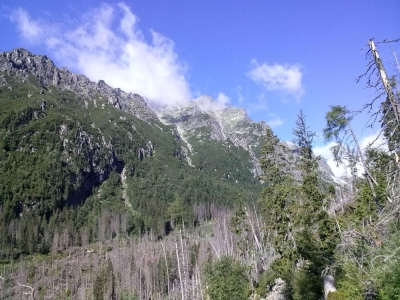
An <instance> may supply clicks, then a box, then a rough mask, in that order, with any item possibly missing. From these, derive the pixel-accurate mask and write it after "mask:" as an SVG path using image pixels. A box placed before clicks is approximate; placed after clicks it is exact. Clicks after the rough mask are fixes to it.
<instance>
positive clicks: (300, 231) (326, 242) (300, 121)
mask: <svg viewBox="0 0 400 300" xmlns="http://www.w3.org/2000/svg"><path fill="white" fill-rule="evenodd" d="M293 134H294V135H295V140H294V142H295V144H296V146H297V147H299V150H300V159H299V161H298V163H297V166H298V169H299V170H300V171H301V183H300V186H299V187H298V190H299V193H298V195H299V202H300V203H299V205H298V211H297V214H296V218H295V222H296V227H297V228H296V230H295V239H296V242H297V246H298V248H297V252H298V257H299V258H302V259H304V260H305V261H306V262H305V263H304V265H303V267H302V269H301V270H299V271H298V272H297V274H296V276H295V282H294V299H304V298H306V299H319V297H320V296H321V295H320V294H321V291H322V280H321V278H320V274H321V272H322V271H323V268H324V267H325V266H327V265H330V264H331V263H332V259H333V253H334V249H335V239H336V232H335V225H334V224H333V222H332V221H331V220H330V219H329V216H328V214H327V212H326V211H325V210H324V206H326V195H325V194H324V193H323V192H322V191H321V189H320V187H319V183H318V176H319V173H318V161H319V159H320V157H317V156H315V155H314V154H313V152H312V143H313V139H314V137H315V133H314V132H312V131H310V130H309V127H307V125H306V116H305V115H304V113H303V111H300V114H299V115H298V116H297V121H296V128H295V129H294V130H293Z"/></svg>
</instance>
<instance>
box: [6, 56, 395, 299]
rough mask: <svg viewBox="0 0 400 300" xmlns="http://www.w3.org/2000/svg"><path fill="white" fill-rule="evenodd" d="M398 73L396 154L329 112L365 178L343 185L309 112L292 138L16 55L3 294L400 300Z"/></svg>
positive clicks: (391, 130) (339, 151)
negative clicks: (168, 105) (318, 143)
mask: <svg viewBox="0 0 400 300" xmlns="http://www.w3.org/2000/svg"><path fill="white" fill-rule="evenodd" d="M366 76H367V78H368V76H370V75H369V74H368V73H367V74H366ZM369 82H370V81H369ZM396 82H397V81H396V78H392V79H391V81H390V84H391V89H390V90H389V92H388V90H387V89H386V90H385V91H386V93H384V96H382V98H379V100H377V101H381V103H380V104H379V105H377V110H376V111H377V112H376V113H375V115H376V116H377V117H376V118H375V119H376V120H377V121H376V122H378V123H379V126H381V128H382V135H384V136H385V138H386V139H385V143H386V144H385V145H384V147H382V146H381V147H375V145H373V144H372V145H370V146H369V147H368V148H367V149H361V148H360V146H359V143H358V141H357V136H356V135H355V134H354V132H353V130H352V127H351V121H352V120H353V118H355V117H356V115H355V114H354V113H353V112H351V111H350V110H349V109H348V108H346V107H344V106H338V105H333V106H332V107H331V110H330V111H329V112H327V114H326V124H325V129H324V137H325V139H326V141H335V142H336V146H335V148H334V149H333V152H334V154H335V159H336V161H337V162H338V163H344V164H346V165H347V167H349V168H350V170H351V175H352V177H351V178H347V180H346V181H345V182H346V183H343V184H342V183H341V184H337V183H335V181H334V178H333V177H332V174H331V171H330V170H328V169H327V166H326V164H324V162H321V158H320V157H318V156H316V155H314V153H313V141H314V138H315V133H314V132H312V131H310V129H309V127H308V125H307V112H303V111H300V112H299V114H298V116H297V120H296V121H295V122H293V123H294V124H293V143H294V145H288V144H287V143H284V142H281V141H279V139H278V138H277V137H276V136H275V135H274V133H273V131H272V130H271V128H270V127H269V126H267V125H265V124H264V123H254V122H252V121H251V120H250V119H249V118H248V117H247V115H246V114H245V112H244V111H243V110H240V109H236V108H233V107H228V108H224V110H223V111H215V110H214V111H212V112H210V111H207V110H205V109H204V108H203V107H204V101H210V100H209V99H204V98H200V99H198V100H196V101H197V102H196V101H195V102H192V103H190V104H189V105H187V106H184V107H181V108H179V109H175V110H166V111H163V112H160V111H157V112H155V111H153V110H152V109H151V108H149V107H148V106H147V104H146V102H145V100H144V99H143V98H142V97H140V96H139V95H136V94H128V93H125V92H123V91H121V90H120V89H113V88H111V87H109V86H108V85H107V84H106V83H105V82H104V81H99V82H98V83H93V82H90V81H89V80H88V79H87V78H86V77H84V76H82V75H76V74H73V73H71V72H69V71H68V70H66V69H59V68H57V67H56V66H55V65H54V64H53V63H52V61H51V60H50V59H48V58H47V57H46V56H38V55H33V54H32V53H29V52H28V51H26V50H24V49H15V50H13V51H10V52H4V53H0V298H2V299H182V300H183V299H250V298H251V299H270V300H272V299H295V300H297V299H310V300H312V299H324V298H325V299H329V300H332V299H400V289H399V287H400V281H399V278H400V262H399V260H398V255H399V247H400V238H399V236H400V235H399V225H400V224H399V222H398V220H399V213H400V212H399V201H400V199H399V192H400V191H399V186H400V185H399V176H398V174H399V155H400V153H399V147H400V146H399V143H400V140H399V136H400V135H398V134H397V132H398V128H399V127H400V126H399V125H400V123H399V122H400V121H399V118H398V115H399V113H398V102H399V95H398V93H396V91H397V90H396V87H397V85H396ZM378 83H379V81H378ZM390 91H391V93H390ZM386 96H387V97H386ZM385 97H386V98H385ZM202 101H203V102H202ZM374 101H375V100H374ZM202 105H203V106H202ZM367 106H368V104H367V105H366V107H367ZM360 173H362V176H360V175H359V174H360ZM343 182H344V181H343ZM329 292H330V293H329ZM328 293H329V295H328Z"/></svg>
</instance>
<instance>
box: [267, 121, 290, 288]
mask: <svg viewBox="0 0 400 300" xmlns="http://www.w3.org/2000/svg"><path fill="white" fill-rule="evenodd" d="M262 153H263V157H262V159H261V167H262V169H263V171H264V176H263V178H262V179H263V181H264V182H265V184H266V187H265V188H264V190H263V192H262V195H261V204H262V206H263V212H264V216H265V220H266V229H267V230H268V233H269V234H268V235H269V236H272V243H273V246H274V250H275V252H276V253H277V254H278V256H279V258H278V259H277V260H276V261H275V262H274V265H273V267H272V268H273V269H274V272H275V273H276V274H275V275H276V277H283V278H284V279H285V280H288V277H289V276H290V275H289V274H290V273H291V270H292V269H293V266H294V261H295V254H296V243H295V240H294V234H293V226H294V220H293V218H294V215H293V210H294V209H293V208H294V207H293V206H294V205H295V201H294V194H295V188H294V187H295V185H294V178H293V175H292V172H291V170H290V163H289V160H288V158H287V153H288V149H287V147H286V146H285V144H282V143H280V142H279V139H278V138H277V137H276V136H275V135H274V134H273V132H272V130H271V129H270V128H267V130H266V138H265V145H264V147H263V152H262Z"/></svg>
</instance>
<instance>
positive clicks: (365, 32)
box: [0, 0, 400, 153]
mask: <svg viewBox="0 0 400 300" xmlns="http://www.w3.org/2000/svg"><path fill="white" fill-rule="evenodd" d="M399 14H400V1H398V0H385V1H371V0H354V1H352V0H347V1H344V0H343V1H323V0H306V1H294V0H293V1H284V0H283V1H273V0H263V1H261V0H252V1H244V0H243V1H242V0H237V1H227V0H220V1H215V0H202V1H198V0H191V1H183V0H174V1H172V0H171V1H168V0H158V1H156V0H146V1H124V2H115V1H105V2H99V1H93V0H92V1H91V0H88V1H75V0H73V1H47V0H42V1H40V0H36V1H34V0H12V1H11V0H5V1H4V0H3V1H2V2H0V24H1V26H0V33H1V40H0V51H8V50H11V49H13V48H17V47H24V48H27V49H28V50H30V51H31V52H34V53H36V54H46V55H47V56H49V57H50V58H52V59H53V61H54V62H55V63H56V65H58V66H59V67H61V66H65V67H67V68H69V69H71V70H72V71H74V72H78V73H83V74H85V75H87V76H88V77H89V78H90V79H92V80H99V79H104V80H105V81H106V82H107V83H109V84H110V85H112V86H114V87H121V88H122V89H123V90H127V91H132V92H137V93H139V94H142V95H143V96H145V97H146V98H148V99H150V100H152V101H154V102H156V103H160V104H174V103H183V102H185V101H187V100H190V99H194V98H196V97H198V96H200V95H202V94H208V95H210V96H212V97H213V98H215V99H216V100H217V101H219V103H220V104H231V105H234V106H240V107H245V108H246V109H247V111H248V113H249V115H250V117H251V118H252V119H253V120H255V121H260V120H265V121H267V122H268V123H269V124H270V125H271V126H272V127H273V130H274V132H275V133H276V134H277V135H278V136H279V137H280V138H281V139H284V140H291V139H292V134H291V132H292V128H293V126H294V123H295V119H296V114H298V112H299V111H300V109H303V111H304V113H305V114H306V115H307V117H308V123H309V125H310V126H311V129H312V130H314V131H315V132H316V133H317V134H318V135H319V138H317V139H316V146H319V147H320V148H321V149H322V148H323V147H324V146H323V139H322V134H321V130H322V128H323V127H324V125H325V121H324V115H325V113H326V111H327V110H328V109H329V105H334V104H339V105H347V106H348V108H349V109H354V110H356V109H359V108H361V107H362V105H363V104H364V103H366V102H367V101H369V100H371V99H372V98H373V96H374V91H373V90H371V89H365V88H364V87H365V81H362V82H361V83H358V84H356V83H355V79H356V77H357V76H358V75H360V74H361V73H363V72H364V71H365V68H366V64H367V61H366V59H365V54H366V48H365V46H366V45H367V42H368V40H369V39H370V38H375V40H376V41H380V40H384V39H396V38H399V37H400V30H399V29H400V16H399ZM378 46H379V48H378V50H379V51H380V53H381V56H382V59H383V61H384V63H386V68H387V71H388V73H389V74H392V75H393V74H394V73H395V71H396V70H395V68H394V59H393V55H392V54H391V51H392V49H393V50H394V52H395V53H396V54H397V56H398V57H399V58H400V43H392V44H390V45H387V44H380V45H378ZM389 46H391V48H390V47H389ZM363 48H364V49H363ZM365 123H366V118H365V117H363V116H360V117H359V118H358V119H356V120H355V121H354V127H355V128H356V132H357V134H358V135H359V136H360V138H362V137H365V136H369V135H371V134H373V132H371V131H369V130H367V129H365V128H364V124H365ZM326 149H327V148H326V147H325V148H323V150H321V151H322V152H321V153H324V151H325V150H326Z"/></svg>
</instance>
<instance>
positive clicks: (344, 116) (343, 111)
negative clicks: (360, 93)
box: [324, 105, 352, 142]
mask: <svg viewBox="0 0 400 300" xmlns="http://www.w3.org/2000/svg"><path fill="white" fill-rule="evenodd" d="M349 113H350V112H349V110H348V109H347V108H346V106H340V105H333V106H331V110H330V111H329V112H327V113H326V116H325V119H326V127H325V128H324V138H325V140H326V141H328V142H329V141H332V140H333V139H335V140H336V141H338V140H340V139H341V138H340V135H341V134H342V133H343V131H345V130H346V129H347V126H348V122H349V121H351V119H352V117H350V116H349Z"/></svg>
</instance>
